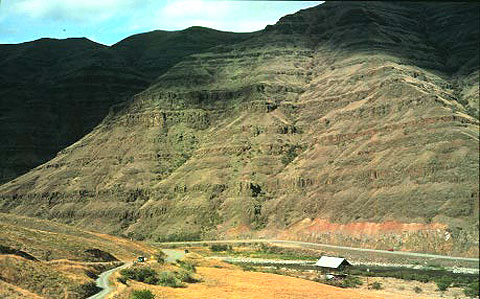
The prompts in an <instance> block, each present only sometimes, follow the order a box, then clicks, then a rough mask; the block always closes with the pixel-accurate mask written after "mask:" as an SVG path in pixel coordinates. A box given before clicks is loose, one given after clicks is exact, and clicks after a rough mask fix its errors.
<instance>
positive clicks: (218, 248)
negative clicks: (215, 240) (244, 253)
mask: <svg viewBox="0 0 480 299" xmlns="http://www.w3.org/2000/svg"><path fill="white" fill-rule="evenodd" d="M209 248H210V250H211V251H214V252H218V251H231V250H232V245H229V244H212V245H210V247H209Z"/></svg>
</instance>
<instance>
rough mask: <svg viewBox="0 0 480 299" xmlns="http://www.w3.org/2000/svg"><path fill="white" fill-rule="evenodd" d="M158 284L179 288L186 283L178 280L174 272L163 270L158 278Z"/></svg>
mask: <svg viewBox="0 0 480 299" xmlns="http://www.w3.org/2000/svg"><path fill="white" fill-rule="evenodd" d="M158 284H159V285H161V286H164V287H172V288H179V287H184V286H185V285H184V284H183V283H182V282H181V281H180V280H178V278H177V277H176V276H175V274H173V273H172V272H162V273H160V276H159V278H158Z"/></svg>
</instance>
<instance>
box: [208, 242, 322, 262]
mask: <svg viewBox="0 0 480 299" xmlns="http://www.w3.org/2000/svg"><path fill="white" fill-rule="evenodd" d="M215 249H217V248H215ZM219 249H222V251H215V252H216V254H225V255H229V256H239V257H252V258H265V259H280V260H315V259H317V258H318V257H319V256H321V255H322V252H318V251H312V250H309V249H305V248H288V247H282V246H276V245H269V244H265V243H257V244H239V245H238V250H236V249H235V248H233V247H230V248H225V247H223V246H222V247H221V248H218V250H219ZM210 250H211V251H214V250H212V248H211V247H210ZM226 250H228V253H222V252H224V251H226Z"/></svg>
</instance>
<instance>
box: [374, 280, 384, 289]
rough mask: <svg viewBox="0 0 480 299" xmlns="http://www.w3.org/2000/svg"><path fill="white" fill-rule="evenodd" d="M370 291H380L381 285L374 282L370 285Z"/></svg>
mask: <svg viewBox="0 0 480 299" xmlns="http://www.w3.org/2000/svg"><path fill="white" fill-rule="evenodd" d="M372 289H374V290H381V289H382V284H381V283H379V282H378V281H375V282H374V283H372Z"/></svg>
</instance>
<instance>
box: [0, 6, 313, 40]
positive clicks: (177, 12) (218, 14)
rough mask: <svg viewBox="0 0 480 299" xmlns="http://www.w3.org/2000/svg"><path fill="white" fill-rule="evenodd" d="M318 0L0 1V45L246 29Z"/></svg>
mask: <svg viewBox="0 0 480 299" xmlns="http://www.w3.org/2000/svg"><path fill="white" fill-rule="evenodd" d="M320 3H322V1H214V0H0V44H12V43H21V42H25V41H31V40H36V39H39V38H42V37H50V38H68V37H86V38H88V39H91V40H93V41H95V42H98V43H102V44H105V45H112V44H114V43H116V42H118V41H120V40H122V39H124V38H126V37H128V36H130V35H132V34H136V33H142V32H147V31H152V30H157V29H160V30H182V29H185V28H188V27H190V26H204V27H209V28H214V29H217V30H224V31H234V32H251V31H256V30H261V29H263V28H265V26H266V25H269V24H275V23H276V22H277V21H278V19H279V18H280V17H282V16H284V15H287V14H291V13H294V12H296V11H298V10H300V9H304V8H308V7H312V6H316V5H318V4H320Z"/></svg>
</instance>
